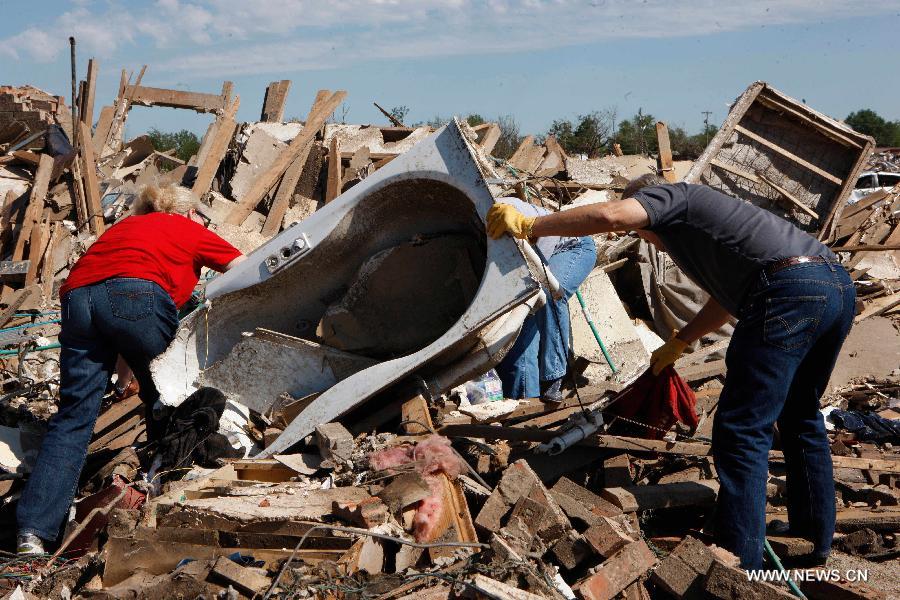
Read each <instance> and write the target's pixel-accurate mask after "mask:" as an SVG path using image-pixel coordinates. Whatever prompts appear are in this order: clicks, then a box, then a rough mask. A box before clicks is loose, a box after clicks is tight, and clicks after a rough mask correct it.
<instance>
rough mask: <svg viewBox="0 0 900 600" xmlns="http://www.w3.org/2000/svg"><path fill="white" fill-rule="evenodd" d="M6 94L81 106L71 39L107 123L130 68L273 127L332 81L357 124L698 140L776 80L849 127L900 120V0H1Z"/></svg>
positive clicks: (149, 112)
mask: <svg viewBox="0 0 900 600" xmlns="http://www.w3.org/2000/svg"><path fill="white" fill-rule="evenodd" d="M0 15H2V19H0V84H12V85H21V84H24V83H30V84H32V85H36V86H38V87H40V88H43V89H45V90H47V91H50V92H53V93H55V94H63V95H66V96H68V91H69V88H70V79H69V55H68V43H67V38H68V36H69V35H73V34H74V35H75V37H76V39H77V40H78V46H77V48H78V58H79V61H78V62H79V69H80V74H81V76H82V77H83V76H84V70H85V68H86V64H87V59H88V58H89V57H91V56H93V57H96V58H97V59H98V60H99V63H100V76H99V80H98V93H97V104H96V106H95V115H96V114H97V113H98V112H99V107H100V106H102V105H103V104H110V103H112V101H113V99H114V97H115V93H116V89H117V85H118V80H119V72H120V70H121V69H122V68H126V69H129V70H134V71H137V70H139V69H140V66H141V65H142V64H147V65H148V68H147V73H146V75H145V77H144V84H146V85H151V86H156V87H172V88H177V89H190V90H194V91H204V92H218V91H220V89H221V85H222V81H223V80H225V79H229V80H231V81H233V82H234V84H235V91H236V93H237V94H239V95H240V96H241V109H240V112H239V114H238V117H239V118H240V119H242V120H255V119H258V118H259V111H260V107H261V105H262V98H263V94H264V91H265V86H266V84H267V83H268V82H270V81H274V80H277V79H291V80H292V81H293V83H292V88H291V92H290V95H289V97H288V102H287V108H286V111H285V114H286V116H298V117H305V115H306V112H307V111H308V109H309V105H310V103H311V102H312V99H313V97H314V96H315V92H316V90H318V89H320V88H328V89H346V90H347V91H348V92H349V95H348V99H347V102H346V106H345V107H344V108H345V109H346V111H347V112H346V115H345V118H346V120H347V122H355V123H368V122H373V123H384V119H383V117H381V115H380V114H379V113H378V112H377V110H376V109H375V108H374V107H373V106H372V101H373V100H374V101H377V102H379V103H380V104H381V105H382V106H385V107H391V106H395V105H406V106H409V107H410V109H411V112H410V115H409V116H408V117H407V121H408V122H415V121H421V120H427V119H429V118H431V117H433V116H435V115H442V116H448V115H452V114H463V115H464V114H467V113H470V112H478V113H480V114H482V115H484V116H486V117H488V118H491V117H495V116H496V115H499V114H511V115H513V116H515V118H516V119H517V120H518V121H519V123H520V125H521V129H522V131H523V132H529V133H542V132H544V131H546V129H547V127H548V126H549V125H550V123H551V122H552V121H553V119H554V118H559V117H566V118H572V117H574V116H575V115H577V114H580V113H585V112H589V111H591V110H603V109H609V108H615V110H616V111H617V114H618V115H619V117H620V118H621V117H626V116H630V115H632V114H634V112H635V111H636V110H637V109H638V108H639V107H640V108H642V109H643V111H644V112H645V113H651V114H653V115H654V116H656V117H657V118H659V119H663V120H666V121H668V122H669V123H670V125H677V126H682V127H685V128H686V129H688V130H689V131H697V130H699V129H700V127H701V125H702V120H703V116H702V114H701V112H702V111H704V110H709V111H712V113H713V114H712V116H711V118H710V120H711V122H713V123H720V122H721V121H722V119H724V117H725V115H726V113H727V110H728V108H727V107H728V104H729V103H730V102H731V101H732V100H733V99H734V98H735V97H736V96H737V95H739V94H740V93H741V92H742V91H743V90H744V89H745V88H746V87H747V85H749V84H750V83H752V82H753V81H755V80H758V79H762V80H765V81H768V82H769V83H771V84H772V85H774V86H775V87H777V88H779V89H780V90H782V91H783V92H785V93H787V94H789V95H791V96H793V97H795V98H798V99H805V100H806V101H807V102H808V103H809V104H810V105H811V106H812V107H814V108H816V109H818V110H821V111H823V112H825V113H827V114H829V115H832V116H834V117H837V118H843V117H846V115H847V114H848V113H849V112H850V111H852V110H855V109H858V108H864V107H868V108H873V109H874V110H876V111H877V112H879V113H880V114H882V115H883V116H885V117H887V118H890V119H900V78H898V77H897V76H896V71H897V50H896V35H897V33H896V32H897V31H900V0H890V1H888V0H853V1H852V2H851V1H847V0H781V1H776V0H767V1H757V0H742V1H732V0H695V1H693V2H685V1H678V0H522V1H518V2H514V1H512V0H367V1H363V0H342V1H341V2H333V3H332V2H325V1H316V2H310V1H304V0H294V1H290V0H252V1H251V0H159V1H153V2H151V1H132V2H127V1H124V0H120V1H113V0H77V1H73V2H60V1H34V0H32V1H30V2H23V1H20V0H0ZM210 119H211V117H210V116H209V115H196V114H194V113H192V112H187V111H176V110H172V109H158V108H153V109H150V108H141V107H136V108H134V109H133V110H132V113H131V115H130V117H129V121H128V134H129V136H133V135H136V134H139V133H142V132H143V131H146V130H147V129H148V128H150V127H158V128H160V129H164V130H173V129H181V128H187V129H191V130H193V131H196V132H198V133H202V132H203V131H205V129H206V125H207V124H208V122H209V121H210Z"/></svg>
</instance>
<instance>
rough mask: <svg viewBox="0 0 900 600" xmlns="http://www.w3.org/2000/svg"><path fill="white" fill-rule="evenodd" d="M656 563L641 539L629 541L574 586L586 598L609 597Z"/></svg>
mask: <svg viewBox="0 0 900 600" xmlns="http://www.w3.org/2000/svg"><path fill="white" fill-rule="evenodd" d="M655 564H656V555H655V554H654V553H653V551H652V550H650V548H649V547H648V546H647V544H646V543H645V542H644V540H638V541H636V542H632V543H631V544H628V545H627V546H625V547H624V548H622V549H621V550H619V551H618V552H617V553H616V554H614V555H613V556H611V557H609V558H608V559H606V560H605V561H604V562H603V563H602V564H600V566H599V567H597V571H596V573H594V574H593V575H589V576H588V577H585V578H584V579H582V580H580V581H579V582H578V583H576V584H575V585H574V586H573V588H572V589H573V590H574V591H575V593H576V594H578V596H579V597H580V598H584V599H585V600H610V599H611V598H613V597H614V596H616V595H617V594H618V593H619V592H621V591H622V590H624V589H625V588H626V587H628V585H629V584H630V583H632V582H633V581H635V580H636V579H637V578H638V577H640V576H641V575H643V574H644V573H646V572H647V571H649V570H650V569H651V568H653V566H654V565H655Z"/></svg>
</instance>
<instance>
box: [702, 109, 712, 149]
mask: <svg viewBox="0 0 900 600" xmlns="http://www.w3.org/2000/svg"><path fill="white" fill-rule="evenodd" d="M700 114H702V115H703V135H704V136H705V137H706V145H707V146H709V115H711V114H712V111H711V110H704V111H701V113H700Z"/></svg>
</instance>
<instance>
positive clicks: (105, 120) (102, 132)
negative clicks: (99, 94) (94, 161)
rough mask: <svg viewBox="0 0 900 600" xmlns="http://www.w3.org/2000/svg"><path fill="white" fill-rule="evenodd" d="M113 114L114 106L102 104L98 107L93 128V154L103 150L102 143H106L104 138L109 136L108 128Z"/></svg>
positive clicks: (114, 112)
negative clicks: (95, 126) (95, 125)
mask: <svg viewBox="0 0 900 600" xmlns="http://www.w3.org/2000/svg"><path fill="white" fill-rule="evenodd" d="M115 114H116V107H115V106H104V107H103V108H101V109H100V116H99V117H98V118H97V128H96V129H94V137H93V140H92V143H93V146H94V154H95V155H97V154H100V152H102V151H103V145H104V144H106V138H107V137H109V128H110V126H112V122H113V117H114V116H115Z"/></svg>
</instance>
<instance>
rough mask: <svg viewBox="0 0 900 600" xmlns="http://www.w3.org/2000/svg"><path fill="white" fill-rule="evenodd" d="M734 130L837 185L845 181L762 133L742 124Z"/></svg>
mask: <svg viewBox="0 0 900 600" xmlns="http://www.w3.org/2000/svg"><path fill="white" fill-rule="evenodd" d="M734 130H735V131H737V132H738V133H740V134H741V135H744V136H747V137H748V138H750V139H751V140H753V141H754V142H758V143H760V144H762V145H763V146H765V147H767V148H769V149H770V150H774V151H775V152H777V153H778V154H780V155H782V156H783V157H785V158H787V159H789V160H791V161H793V162H795V163H797V164H798V165H800V166H801V167H803V168H805V169H807V170H809V171H812V172H813V173H815V174H816V175H818V176H819V177H822V178H824V179H827V180H828V181H830V182H831V183H833V184H835V185H841V184H842V183H844V180H843V179H840V178H839V177H835V176H834V175H832V174H831V173H829V172H828V171H826V170H824V169H822V168H821V167H817V166H816V165H814V164H812V163H811V162H809V161H807V160H804V159H802V158H800V157H799V156H797V155H796V154H794V153H793V152H791V151H789V150H785V149H784V148H782V147H781V146H779V145H778V144H776V143H775V142H773V141H771V140H767V139H766V138H764V137H762V136H761V135H759V134H757V133H754V132H752V131H750V130H749V129H747V128H746V127H744V126H743V125H740V124H738V125H735V126H734Z"/></svg>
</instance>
